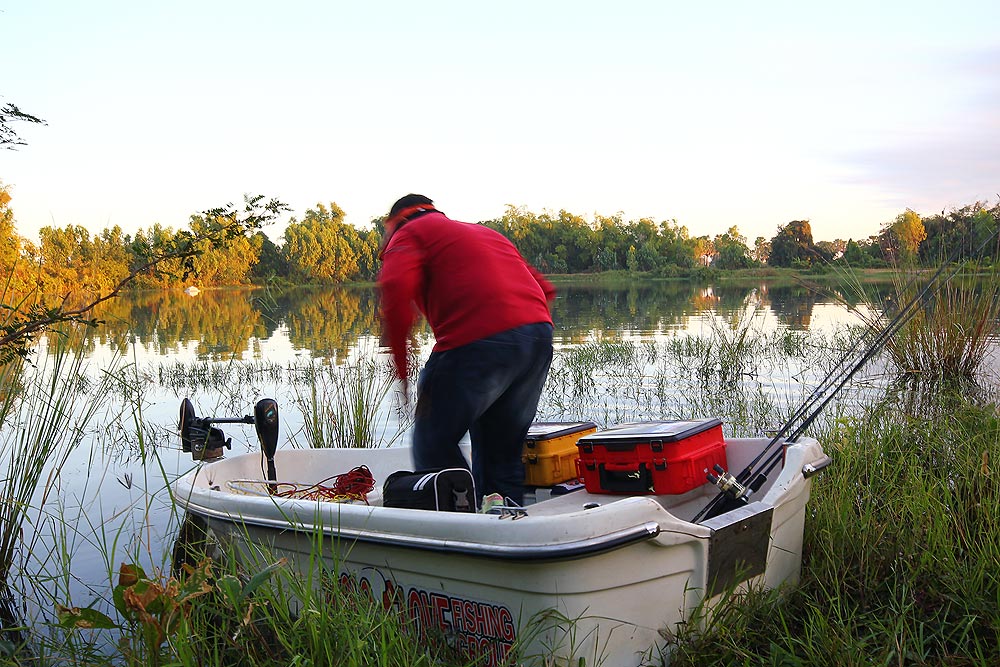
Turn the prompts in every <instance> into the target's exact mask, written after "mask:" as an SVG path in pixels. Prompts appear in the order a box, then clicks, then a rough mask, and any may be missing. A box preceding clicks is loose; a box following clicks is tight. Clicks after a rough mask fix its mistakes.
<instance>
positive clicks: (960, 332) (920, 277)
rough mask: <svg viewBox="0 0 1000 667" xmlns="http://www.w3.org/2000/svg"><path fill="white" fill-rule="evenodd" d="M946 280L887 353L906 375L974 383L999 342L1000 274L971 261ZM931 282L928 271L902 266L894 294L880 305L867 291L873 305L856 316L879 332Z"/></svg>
mask: <svg viewBox="0 0 1000 667" xmlns="http://www.w3.org/2000/svg"><path fill="white" fill-rule="evenodd" d="M944 276H945V277H944V278H939V279H938V281H937V282H936V283H935V284H933V285H931V287H930V289H929V290H928V292H927V293H926V294H925V295H924V298H922V299H920V300H919V301H918V302H917V305H916V307H915V310H914V311H913V315H912V317H910V319H909V320H907V321H906V322H905V323H904V324H903V325H902V327H900V329H899V331H898V332H897V333H896V334H895V336H893V337H891V338H889V339H888V340H887V342H886V351H887V352H888V355H889V359H890V360H891V361H892V363H893V364H894V366H895V367H896V369H897V370H898V371H899V372H900V373H902V374H905V375H911V376H920V377H923V378H925V379H933V380H941V381H944V382H954V381H956V380H972V379H973V378H974V377H975V375H976V373H977V371H978V370H979V369H980V368H981V367H982V364H983V361H984V359H985V358H986V355H987V354H988V352H989V350H990V347H991V346H992V345H993V344H994V343H995V341H996V334H997V323H998V320H1000V273H998V269H997V268H996V267H987V268H986V269H985V270H979V267H978V266H977V265H975V264H971V263H970V264H968V265H967V266H966V267H965V273H963V274H962V275H953V274H952V273H951V272H948V273H945V274H944ZM949 277H950V279H949ZM929 279H930V276H929V275H927V276H926V277H925V275H924V273H921V272H918V271H914V270H912V269H903V268H897V270H896V271H895V273H894V274H893V288H894V293H893V294H891V295H890V296H889V297H887V298H886V299H885V300H884V301H879V300H878V297H877V295H876V294H874V293H870V292H864V291H863V292H862V293H863V295H864V297H865V299H866V300H867V303H868V306H869V307H868V308H865V309H858V310H857V311H856V312H858V314H859V315H860V316H861V318H862V319H863V320H864V322H865V323H866V324H867V325H868V326H870V327H872V328H873V329H876V330H880V329H882V328H883V327H885V326H886V325H887V324H888V323H889V322H890V321H891V320H892V319H893V318H895V317H896V316H897V314H898V313H899V312H900V309H902V308H905V307H906V304H908V303H910V302H911V301H913V300H914V299H917V298H918V297H919V296H920V294H921V291H922V290H923V289H924V287H925V283H926V280H929ZM858 285H859V286H860V283H858Z"/></svg>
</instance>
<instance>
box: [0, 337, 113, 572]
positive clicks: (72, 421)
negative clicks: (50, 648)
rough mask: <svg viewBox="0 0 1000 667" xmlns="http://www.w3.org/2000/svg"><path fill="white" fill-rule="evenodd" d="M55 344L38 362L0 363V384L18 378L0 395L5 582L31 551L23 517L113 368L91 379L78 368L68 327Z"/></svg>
mask: <svg viewBox="0 0 1000 667" xmlns="http://www.w3.org/2000/svg"><path fill="white" fill-rule="evenodd" d="M51 340H54V341H56V345H55V348H54V349H52V350H49V351H48V353H42V354H39V359H40V360H39V362H38V364H39V365H38V366H37V367H35V366H28V367H26V366H25V365H24V364H23V363H16V362H15V363H11V364H8V365H7V366H4V367H3V368H2V369H0V380H2V382H3V384H4V386H16V385H18V384H20V385H21V386H22V390H21V391H19V392H16V393H15V392H5V393H4V395H3V397H2V400H0V465H2V467H3V469H4V470H6V471H7V473H6V477H5V479H4V484H3V485H2V488H0V581H6V580H7V578H8V575H9V574H10V571H11V568H12V566H13V565H14V562H15V559H16V557H17V555H18V554H19V553H22V552H23V551H24V550H25V549H27V550H29V551H30V550H31V549H32V548H33V546H34V544H35V542H34V540H37V539H38V532H37V531H27V534H30V535H31V538H30V539H31V540H32V541H31V542H29V543H28V544H24V543H23V538H24V535H25V534H26V531H25V530H24V527H25V522H27V521H28V520H29V518H30V516H31V509H32V508H40V507H42V506H44V505H45V503H46V501H47V500H48V498H49V495H50V493H51V492H52V491H53V489H54V487H55V485H56V483H57V482H58V479H59V474H60V471H61V470H62V468H63V466H64V465H65V464H66V461H67V459H68V458H69V456H70V454H71V453H72V452H73V450H74V449H75V448H76V447H77V446H78V445H80V443H81V442H83V441H84V439H85V438H86V437H87V431H88V428H89V426H90V424H91V421H92V420H93V419H94V417H95V416H96V415H97V414H98V413H99V411H100V409H101V407H102V406H103V405H104V403H105V402H106V400H107V398H108V396H110V395H111V393H112V392H111V390H112V387H113V384H114V382H113V374H112V373H104V374H102V375H100V376H99V377H98V379H97V380H96V384H94V381H93V380H92V379H91V378H90V377H89V376H88V375H87V374H86V373H85V372H84V358H83V355H81V354H78V352H77V350H78V346H77V343H78V342H79V339H78V338H77V337H76V336H75V333H74V332H72V331H71V332H67V333H66V334H65V336H57V337H54V338H52V339H51Z"/></svg>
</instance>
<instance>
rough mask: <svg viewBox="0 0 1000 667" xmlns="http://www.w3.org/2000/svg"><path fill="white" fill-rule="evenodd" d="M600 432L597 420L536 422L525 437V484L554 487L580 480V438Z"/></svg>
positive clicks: (523, 455) (523, 459) (523, 456)
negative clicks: (578, 472)
mask: <svg viewBox="0 0 1000 667" xmlns="http://www.w3.org/2000/svg"><path fill="white" fill-rule="evenodd" d="M595 431H597V424H595V423H593V422H535V423H533V424H532V425H531V427H530V428H529V429H528V435H527V437H526V438H525V440H524V453H523V454H522V455H521V461H523V462H524V484H525V486H552V485H553V484H559V483H561V482H566V481H569V480H571V479H576V477H577V471H576V460H577V458H579V456H580V451H579V449H578V448H577V446H576V441H577V440H579V439H580V438H582V437H583V436H585V435H587V434H590V433H594V432H595Z"/></svg>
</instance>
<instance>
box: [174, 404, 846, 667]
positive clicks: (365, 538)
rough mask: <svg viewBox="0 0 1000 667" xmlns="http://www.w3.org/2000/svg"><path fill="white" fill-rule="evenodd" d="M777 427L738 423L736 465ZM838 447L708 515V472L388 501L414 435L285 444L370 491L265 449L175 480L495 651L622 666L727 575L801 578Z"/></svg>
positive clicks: (245, 545) (481, 651)
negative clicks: (517, 504)
mask: <svg viewBox="0 0 1000 667" xmlns="http://www.w3.org/2000/svg"><path fill="white" fill-rule="evenodd" d="M248 419H249V418H248ZM769 442H770V441H769V440H768V439H767V438H759V439H753V438H750V439H728V440H727V441H726V447H725V449H726V457H727V460H728V465H729V469H730V470H733V471H739V470H742V469H743V468H744V467H746V466H747V465H748V464H749V463H750V462H751V461H752V460H753V459H754V457H756V456H757V455H758V454H759V453H760V452H761V450H762V449H763V448H764V447H765V446H766V445H767V444H768V443H769ZM829 462H830V459H829V457H827V456H825V455H824V452H823V450H822V448H821V446H820V444H819V443H818V442H817V441H816V440H814V439H811V438H805V437H802V438H799V439H798V440H797V441H796V442H795V443H793V444H787V445H785V448H784V456H783V463H782V464H781V467H780V468H778V469H776V470H774V471H773V472H772V473H771V474H770V475H769V477H770V479H769V480H768V481H767V483H766V484H765V485H764V486H763V487H762V488H760V489H759V490H758V491H757V492H756V493H755V494H754V496H753V497H752V498H751V500H752V502H749V504H746V505H744V506H742V507H739V508H737V509H734V510H732V511H730V512H727V513H725V514H721V515H719V516H716V517H714V518H711V519H708V520H705V521H702V522H700V523H692V521H691V520H692V519H693V518H695V517H696V515H697V514H698V513H699V511H700V510H702V509H703V508H704V507H705V506H706V503H708V502H709V501H710V500H711V499H712V498H714V497H716V496H717V495H718V493H719V491H718V488H716V486H714V485H712V484H709V483H705V484H703V485H702V486H699V487H697V488H694V489H692V490H691V491H688V492H686V493H683V494H678V495H634V496H615V495H608V494H603V493H589V492H588V491H587V490H585V489H582V490H576V491H573V492H571V493H566V494H563V495H551V493H550V492H549V491H548V490H546V489H539V490H536V491H535V493H534V494H530V493H529V494H528V497H527V499H526V503H525V507H524V508H523V509H522V510H516V509H499V510H494V512H499V513H493V514H482V513H463V512H437V511H428V510H417V509H401V508H396V507H385V506H383V503H382V494H381V484H382V482H383V481H384V480H385V478H386V477H387V476H388V475H389V474H390V473H392V472H394V471H398V470H408V469H410V468H411V458H410V451H409V449H408V448H405V447H393V448H384V449H312V450H281V451H278V452H277V453H276V454H275V456H274V468H275V470H276V472H277V477H276V479H278V480H287V481H290V482H295V483H298V484H306V485H308V484H314V483H319V482H321V481H322V480H325V479H328V478H330V477H331V476H332V475H337V474H340V473H345V472H347V471H350V470H352V469H354V468H356V467H357V466H362V465H363V466H367V468H368V469H369V470H370V471H371V473H372V475H373V476H374V479H375V487H374V490H373V491H372V492H371V493H369V494H368V495H367V498H366V500H367V502H360V501H354V502H341V503H338V502H327V501H315V500H303V499H294V498H285V497H275V496H272V495H269V494H268V493H267V483H266V482H265V481H264V480H265V477H264V476H263V475H262V473H261V470H262V456H261V455H257V454H246V455H239V456H233V457H231V458H223V459H219V460H216V461H214V462H208V461H203V462H202V463H201V464H200V465H199V466H198V467H197V468H196V469H195V470H193V471H191V472H190V473H188V474H187V475H185V476H183V477H182V478H180V479H179V480H178V481H177V482H176V484H175V489H174V490H175V498H176V502H177V503H178V504H179V505H180V507H182V508H183V509H185V510H186V511H187V512H188V513H189V515H193V516H195V517H200V518H202V519H204V520H205V521H206V522H207V524H208V526H209V527H210V528H211V530H212V532H213V533H214V534H215V536H216V537H217V538H218V539H219V540H220V541H222V542H224V543H225V542H229V543H232V544H234V545H235V546H236V547H237V548H238V549H239V550H242V551H243V552H244V553H247V554H252V553H253V552H254V551H255V550H256V549H257V548H258V547H259V546H266V548H267V549H268V550H269V552H268V553H269V554H270V555H273V556H275V557H281V556H284V557H287V559H288V562H289V564H290V566H291V567H294V568H297V569H298V570H301V571H303V572H305V570H306V569H308V568H317V567H323V568H324V569H325V570H327V573H328V574H329V575H333V576H335V577H336V578H337V580H338V581H340V582H341V583H342V584H343V585H347V586H353V587H356V589H357V590H359V591H363V592H365V593H368V594H371V595H372V596H374V599H376V600H381V601H382V602H383V604H385V605H386V606H387V607H390V606H395V607H396V608H398V610H399V611H400V613H402V614H406V615H408V617H409V618H411V619H414V620H415V621H416V622H417V623H419V624H420V626H421V627H422V628H423V629H427V630H429V629H440V630H442V631H443V632H445V633H446V635H447V636H449V637H450V638H451V640H452V641H453V642H454V643H455V645H456V646H457V647H458V648H459V649H461V650H464V651H467V652H468V653H469V654H471V655H477V656H480V658H481V659H482V661H483V662H482V663H481V664H485V665H501V664H508V661H509V660H511V658H512V656H511V651H512V650H513V651H515V652H516V656H517V660H518V661H520V664H577V661H578V660H579V659H580V658H584V659H585V661H586V664H587V665H598V664H603V665H608V666H610V667H624V666H629V665H641V664H649V662H653V663H657V662H658V661H659V659H660V657H661V656H662V655H663V654H664V653H665V651H666V650H667V645H668V638H669V637H670V636H671V633H673V632H674V631H675V630H676V628H677V626H678V624H680V623H683V622H684V621H685V620H686V619H687V618H689V616H690V614H691V612H692V610H693V609H694V608H696V607H697V606H699V605H701V604H703V603H705V604H706V605H708V607H709V608H710V607H711V605H712V604H713V603H714V602H716V601H718V600H719V599H720V597H721V594H723V593H724V592H725V591H727V590H741V589H745V588H747V587H749V586H754V587H765V588H773V587H777V586H780V585H784V584H794V583H795V582H797V580H798V578H799V570H800V566H801V555H802V536H803V522H804V518H805V506H806V502H807V500H808V499H809V491H810V484H811V480H810V477H811V476H812V474H814V473H815V472H817V471H819V470H820V469H822V468H823V467H825V466H826V465H827V464H829ZM320 534H321V535H322V538H323V539H321V540H320V539H317V536H318V535H320ZM317 544H321V545H322V553H321V554H320V556H321V558H315V557H313V556H312V554H313V550H314V549H315V548H316V545H317ZM319 563H322V565H319ZM550 660H553V661H554V662H549V661H550Z"/></svg>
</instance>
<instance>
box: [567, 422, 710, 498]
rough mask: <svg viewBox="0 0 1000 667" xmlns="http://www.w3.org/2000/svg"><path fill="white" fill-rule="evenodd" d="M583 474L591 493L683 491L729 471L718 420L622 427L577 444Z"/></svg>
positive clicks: (647, 423)
mask: <svg viewBox="0 0 1000 667" xmlns="http://www.w3.org/2000/svg"><path fill="white" fill-rule="evenodd" d="M576 444H577V448H578V449H579V452H580V462H579V471H578V472H579V474H580V478H581V480H582V481H583V484H584V487H585V488H586V489H587V491H589V492H590V493H614V494H623V495H641V494H656V495H661V494H677V493H685V492H687V491H690V490H691V489H694V488H696V487H698V486H701V485H702V484H704V483H706V479H705V475H707V474H708V473H709V472H711V470H712V466H714V465H715V464H719V465H721V466H722V467H723V468H725V467H726V443H725V441H724V440H723V437H722V421H721V420H720V419H716V418H711V419H698V420H692V421H660V422H639V423H634V424H621V425H620V426H615V427H612V428H610V429H608V430H606V431H600V432H598V433H594V434H592V435H587V436H584V437H582V438H580V440H579V441H578V442H577V443H576Z"/></svg>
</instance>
